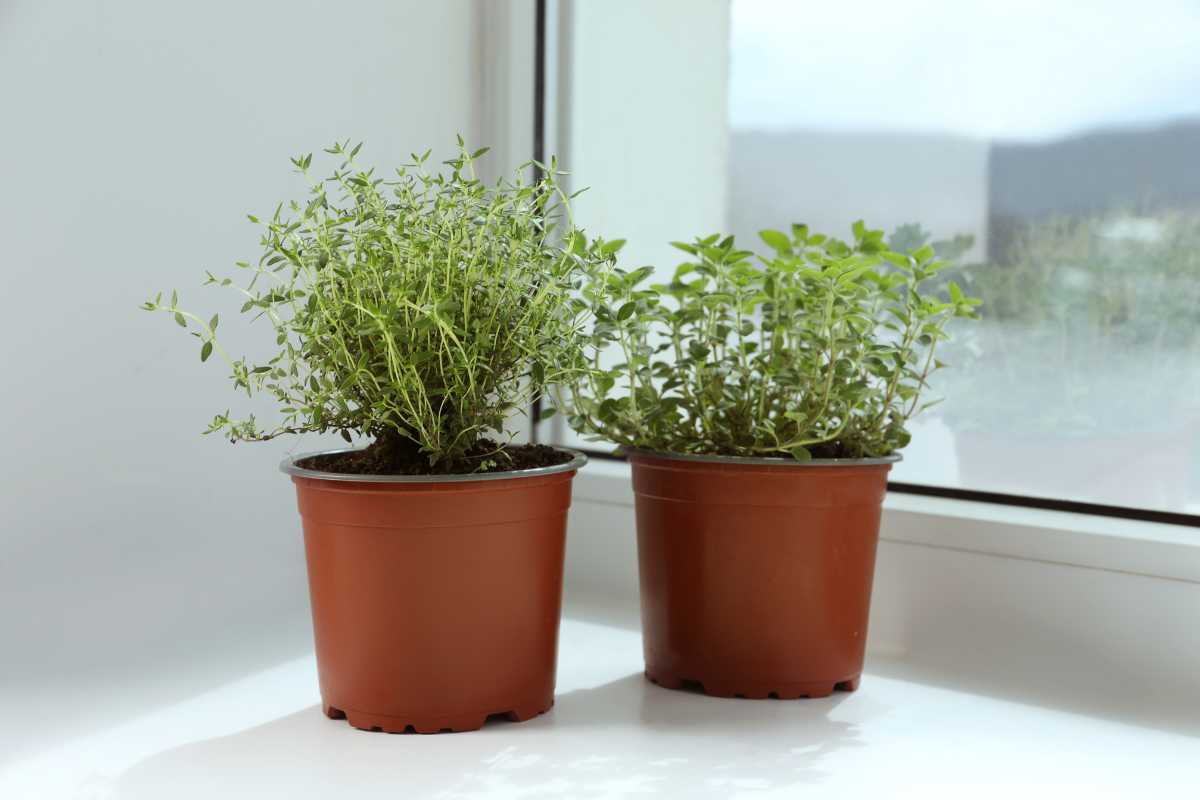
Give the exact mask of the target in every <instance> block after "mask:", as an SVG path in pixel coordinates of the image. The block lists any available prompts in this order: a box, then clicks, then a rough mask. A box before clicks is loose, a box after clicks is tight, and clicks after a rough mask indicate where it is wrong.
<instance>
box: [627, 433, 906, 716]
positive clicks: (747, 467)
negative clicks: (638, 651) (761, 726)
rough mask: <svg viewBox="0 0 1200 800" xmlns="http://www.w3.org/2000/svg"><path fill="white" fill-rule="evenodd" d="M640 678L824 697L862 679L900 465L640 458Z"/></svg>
mask: <svg viewBox="0 0 1200 800" xmlns="http://www.w3.org/2000/svg"><path fill="white" fill-rule="evenodd" d="M629 460H630V462H632V464H633V489H634V493H635V495H636V505H637V538H638V562H639V572H640V578H641V593H642V632H643V637H644V638H643V644H644V649H645V657H646V675H647V677H648V678H649V679H650V680H652V681H654V682H655V683H657V684H659V685H661V686H665V687H667V688H672V689H676V688H680V687H682V686H684V685H686V684H692V685H695V684H699V687H700V688H702V689H703V691H704V692H705V693H707V694H711V695H716V696H718V697H734V696H743V697H753V698H763V697H769V696H775V697H781V698H795V697H826V696H828V695H829V694H831V693H832V692H833V691H834V689H844V690H847V691H853V690H854V689H856V688H857V687H858V682H859V678H860V676H861V675H862V667H863V654H864V651H865V647H866V640H867V616H868V612H869V610H870V604H871V582H872V578H873V576H874V571H875V549H876V544H877V543H878V540H879V515H880V509H881V506H882V502H883V496H884V493H885V491H886V489H887V473H888V471H889V470H890V469H891V465H892V463H894V462H895V461H898V460H899V456H892V457H889V458H886V459H858V460H853V461H840V460H824V461H822V460H814V461H810V462H806V463H799V462H794V461H783V460H780V459H744V458H723V457H707V456H675V455H668V454H661V453H650V452H646V451H638V450H634V451H631V452H629Z"/></svg>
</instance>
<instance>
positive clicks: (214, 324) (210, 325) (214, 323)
mask: <svg viewBox="0 0 1200 800" xmlns="http://www.w3.org/2000/svg"><path fill="white" fill-rule="evenodd" d="M218 322H220V320H219V319H218V318H217V315H216V314H213V315H212V319H210V320H209V321H208V328H209V330H211V331H214V332H215V331H216V330H217V323H218Z"/></svg>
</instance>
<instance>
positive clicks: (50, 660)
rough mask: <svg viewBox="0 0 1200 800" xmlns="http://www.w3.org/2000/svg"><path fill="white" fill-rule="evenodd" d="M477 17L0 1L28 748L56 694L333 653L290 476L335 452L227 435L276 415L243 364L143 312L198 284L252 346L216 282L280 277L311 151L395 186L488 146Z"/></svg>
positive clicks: (12, 438)
mask: <svg viewBox="0 0 1200 800" xmlns="http://www.w3.org/2000/svg"><path fill="white" fill-rule="evenodd" d="M517 5H523V6H525V7H527V8H526V10H528V8H531V4H530V3H527V2H526V3H517ZM478 12H480V8H479V7H478V5H477V3H475V2H470V1H469V0H455V2H443V3H425V2H419V1H418V0H412V1H411V2H395V1H394V0H358V1H356V2H344V1H343V2H333V1H332V0H327V1H325V2H318V1H316V0H310V1H309V2H296V1H295V0H289V1H286V2H285V0H271V1H270V2H237V1H236V0H212V1H211V2H204V3H163V2H153V1H152V0H122V1H121V2H115V1H110V2H99V0H95V1H93V2H67V1H66V0H56V1H55V2H49V1H48V0H6V2H5V3H4V4H3V5H2V6H0V108H2V111H0V116H2V118H3V124H0V176H3V177H2V178H0V219H3V223H2V229H3V231H4V236H3V254H4V255H3V266H2V267H0V270H2V271H0V300H2V304H0V306H2V309H3V311H2V313H0V363H2V364H3V365H4V373H3V375H4V377H3V391H0V441H3V442H4V443H5V445H6V447H5V450H4V453H3V455H2V456H0V642H2V644H0V652H2V657H0V693H3V694H7V693H8V692H13V697H7V696H6V697H4V701H5V703H6V705H7V707H8V709H9V710H8V711H6V717H8V718H10V719H13V720H14V724H17V725H19V726H20V727H21V732H20V734H19V735H20V736H21V737H22V738H23V739H25V738H28V737H29V735H30V734H29V733H28V727H29V722H30V719H28V718H26V719H19V717H20V716H21V714H20V709H21V708H22V707H23V706H22V704H26V705H27V704H30V703H35V700H34V699H31V698H33V697H34V696H35V695H36V692H37V691H38V687H39V686H43V687H46V690H47V691H50V690H51V687H53V686H54V685H59V686H61V685H64V682H65V679H67V678H72V679H74V678H75V677H76V676H79V675H81V674H84V675H86V676H88V679H89V680H97V681H98V680H107V679H109V678H111V680H113V681H122V680H124V681H128V682H131V683H136V682H141V683H142V684H143V686H145V685H149V682H150V679H149V678H147V677H146V676H145V675H143V674H138V675H134V674H133V672H132V671H134V670H141V671H151V672H153V671H158V672H162V673H164V674H165V672H166V671H167V670H168V669H170V670H172V672H171V674H172V675H175V676H180V675H182V674H183V671H182V670H183V667H184V666H187V667H188V668H190V669H193V670H194V671H196V672H197V675H198V677H197V680H198V681H200V682H204V681H207V680H209V679H211V680H217V679H219V677H220V675H219V673H220V672H221V669H222V666H221V664H222V661H223V658H222V656H221V653H220V651H221V648H224V647H228V646H232V645H233V644H236V643H238V642H250V643H252V644H254V645H259V644H261V642H259V641H255V640H261V639H262V638H263V637H265V636H268V635H270V634H271V633H272V632H273V631H278V632H280V633H281V634H285V635H284V638H285V639H286V640H287V641H290V642H292V643H293V644H292V645H288V646H294V647H295V648H297V649H298V648H300V647H304V646H306V642H307V637H308V622H307V619H306V615H307V608H306V599H307V591H306V588H305V582H304V566H303V549H302V544H301V539H300V529H299V520H298V517H297V515H296V510H295V501H294V499H293V494H292V487H291V484H290V483H289V481H288V480H287V479H286V477H284V476H283V475H281V474H280V473H278V472H277V471H276V464H277V462H278V461H279V459H280V458H281V457H282V456H283V455H284V454H285V453H286V452H288V451H289V450H291V449H293V448H296V447H300V448H301V449H312V448H313V447H316V446H320V443H319V442H316V441H309V442H304V443H296V442H279V443H272V444H268V445H239V446H237V447H231V446H230V445H229V444H227V443H225V442H224V441H222V440H221V439H218V438H213V437H201V436H200V435H199V433H200V431H201V430H202V429H203V428H204V427H205V425H206V424H207V421H208V420H209V419H211V416H212V414H213V413H214V412H217V411H223V410H224V409H226V408H232V409H234V410H235V411H245V410H248V409H250V408H251V407H250V406H247V404H246V401H245V398H244V397H242V398H240V399H239V396H238V395H236V394H234V392H233V391H232V388H231V385H230V384H229V381H228V380H227V378H226V373H225V369H224V367H223V366H222V365H221V364H219V362H218V360H217V359H212V360H210V361H209V362H208V363H207V364H205V365H203V366H201V364H200V361H199V358H198V351H197V342H196V341H195V340H194V339H192V338H191V337H188V336H186V335H184V334H183V332H182V331H181V330H180V329H179V328H177V327H176V326H175V325H174V324H173V323H172V322H171V320H170V319H169V318H167V317H165V316H161V315H160V316H152V315H150V314H147V313H145V312H143V311H139V310H138V308H137V307H138V305H139V304H140V303H141V302H142V301H143V300H145V299H146V298H147V297H149V296H152V295H153V294H154V293H155V292H156V291H159V290H167V291H168V292H169V290H170V289H172V288H173V287H178V288H179V289H180V295H181V298H182V300H183V301H185V302H186V303H187V304H188V305H189V306H192V307H195V308H196V309H198V310H200V311H203V312H206V313H211V312H214V311H219V312H221V314H222V326H221V328H222V332H224V333H226V334H227V336H226V340H227V341H229V342H231V343H236V345H237V346H238V347H241V346H242V343H243V342H246V341H247V339H246V337H245V336H242V334H243V333H245V332H246V331H244V330H243V326H241V325H239V324H238V322H237V313H236V312H237V309H238V307H239V306H240V303H239V302H238V301H237V300H236V299H235V298H234V297H233V296H232V295H231V294H227V293H226V292H222V291H221V290H219V289H215V288H201V287H200V281H201V278H202V270H204V269H211V270H213V271H214V272H218V273H221V272H225V271H227V270H228V271H232V270H233V262H234V261H235V260H239V259H247V260H253V258H256V257H257V253H258V245H257V239H258V237H257V232H256V228H254V227H253V226H252V225H250V224H249V223H248V222H247V221H246V218H245V214H246V213H247V212H258V213H262V212H268V213H269V211H270V210H271V209H272V208H273V207H274V205H275V203H276V202H277V201H279V200H282V199H285V198H290V197H293V196H297V195H298V194H299V193H301V192H302V191H303V182H302V179H300V178H298V177H297V176H294V175H293V174H292V173H291V165H290V164H289V163H288V156H290V155H293V154H297V153H301V152H306V151H319V149H320V148H321V147H323V146H325V145H327V144H329V143H331V142H332V141H333V140H335V139H338V138H354V139H356V140H357V139H364V140H366V142H367V144H366V146H365V148H364V151H363V155H365V156H367V157H369V159H370V160H371V161H372V162H374V163H377V164H380V165H384V166H388V167H389V168H390V167H391V166H395V165H398V164H399V163H400V162H401V161H403V160H405V159H406V157H407V154H408V153H410V152H412V151H421V150H423V149H424V148H426V147H428V146H431V145H432V146H436V147H437V148H438V149H439V150H441V151H445V150H447V149H448V148H449V147H451V146H453V143H454V138H453V137H454V135H455V133H456V132H462V133H463V135H464V136H466V137H467V138H468V139H470V140H471V141H473V142H479V141H480V140H481V138H483V136H484V131H483V130H482V128H483V127H484V125H483V121H482V120H481V115H480V113H479V106H480V102H479V94H480V92H479V86H480V80H479V75H480V73H481V71H482V69H483V64H482V62H481V55H480V54H481V52H482V46H481V42H482V40H483V39H484V38H485V37H486V36H487V35H489V34H488V31H487V30H485V27H484V26H483V25H482V23H481V21H480V15H479V13H478ZM490 13H492V14H493V16H495V14H496V11H495V9H494V7H493V8H492V10H491V12H490ZM529 19H530V20H531V19H532V17H531V16H530V17H529ZM513 24H514V25H516V24H518V23H517V22H514V23H513ZM530 24H532V23H531V22H530ZM494 46H495V45H494V44H493V47H494ZM493 116H495V114H494V113H493ZM522 124H523V123H522ZM504 148H505V149H511V150H512V151H513V152H516V151H519V150H521V149H522V146H521V145H520V143H518V142H514V141H506V142H505V143H504ZM319 155H320V154H319V152H318V156H319ZM527 156H528V151H527V150H526V151H525V153H523V154H522V156H521V157H522V158H525V157H527ZM253 331H254V329H251V332H253ZM257 333H258V337H257V338H256V339H255V341H257V342H258V343H259V344H260V345H262V346H265V347H268V348H269V346H270V344H271V340H270V338H269V336H268V331H267V329H265V328H262V329H258V330H257ZM264 337H265V338H264ZM252 349H253V348H252ZM176 679H177V680H182V678H176ZM17 686H20V691H19V693H17V692H15V689H16V687H17ZM80 691H81V692H82V690H80ZM163 691H164V692H169V691H172V687H171V686H166V687H164V688H163ZM11 703H17V705H16V706H13V705H11ZM85 705H86V703H84V702H82V701H81V703H80V704H79V706H80V708H82V707H83V706H85ZM64 724H70V721H69V720H61V719H60V720H58V721H57V722H56V723H55V725H56V727H57V728H58V729H59V731H58V732H59V733H60V734H61V732H62V731H61V729H62V727H63V725H64ZM38 725H39V727H40V726H48V725H50V721H49V720H44V719H43V720H41V721H39V722H38ZM3 734H4V731H3V730H0V740H3V738H4V736H3ZM34 738H36V734H34ZM4 749H5V748H4V747H3V742H2V741H0V751H3V750H4Z"/></svg>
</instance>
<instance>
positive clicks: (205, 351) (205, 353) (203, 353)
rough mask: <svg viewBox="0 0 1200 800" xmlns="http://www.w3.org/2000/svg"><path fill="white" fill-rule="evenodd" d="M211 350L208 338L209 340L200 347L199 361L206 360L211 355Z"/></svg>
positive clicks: (210, 342)
mask: <svg viewBox="0 0 1200 800" xmlns="http://www.w3.org/2000/svg"><path fill="white" fill-rule="evenodd" d="M212 350H213V345H212V341H211V340H210V341H207V342H205V343H204V345H203V346H202V347H201V348H200V361H201V363H203V362H205V361H208V357H209V356H211V355H212Z"/></svg>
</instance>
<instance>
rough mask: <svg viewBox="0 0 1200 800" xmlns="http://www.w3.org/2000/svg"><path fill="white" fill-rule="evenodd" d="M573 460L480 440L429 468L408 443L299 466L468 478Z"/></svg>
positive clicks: (379, 444) (536, 448)
mask: <svg viewBox="0 0 1200 800" xmlns="http://www.w3.org/2000/svg"><path fill="white" fill-rule="evenodd" d="M572 458H573V456H572V455H571V454H570V453H564V452H563V451H561V450H555V449H554V448H553V447H548V446H546V445H544V444H506V445H504V446H499V445H497V444H496V443H495V442H493V441H492V440H491V439H480V440H479V441H478V442H476V443H475V444H474V446H473V447H471V449H470V450H468V451H467V453H466V454H465V455H464V456H463V457H462V458H460V459H458V460H457V461H454V462H453V463H440V464H434V465H432V466H430V464H429V457H428V456H426V455H425V454H424V453H422V452H420V450H418V449H417V445H416V444H414V443H413V442H411V441H409V440H408V439H387V440H385V439H377V440H376V441H375V442H373V443H372V444H370V445H369V446H367V447H366V448H364V449H362V450H355V451H352V452H349V453H331V454H327V455H319V456H310V457H308V458H302V459H300V460H299V461H297V462H296V465H297V466H299V467H301V468H303V469H311V470H318V471H320V472H340V473H342V474H344V475H467V474H472V473H477V472H509V471H512V470H521V469H536V468H538V467H553V466H556V465H558V464H565V463H567V462H568V461H570V460H571V459H572Z"/></svg>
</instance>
